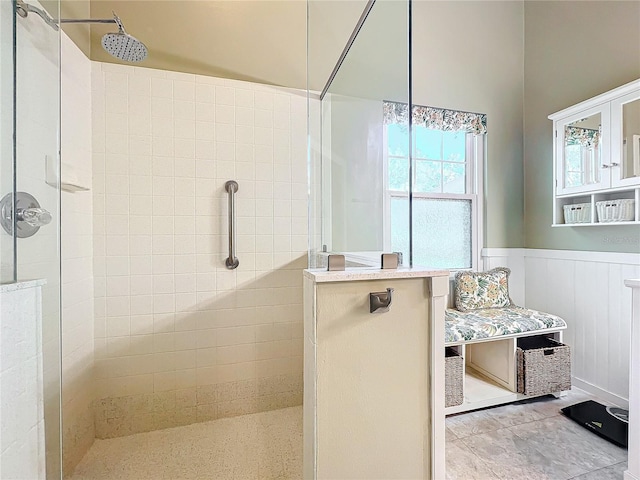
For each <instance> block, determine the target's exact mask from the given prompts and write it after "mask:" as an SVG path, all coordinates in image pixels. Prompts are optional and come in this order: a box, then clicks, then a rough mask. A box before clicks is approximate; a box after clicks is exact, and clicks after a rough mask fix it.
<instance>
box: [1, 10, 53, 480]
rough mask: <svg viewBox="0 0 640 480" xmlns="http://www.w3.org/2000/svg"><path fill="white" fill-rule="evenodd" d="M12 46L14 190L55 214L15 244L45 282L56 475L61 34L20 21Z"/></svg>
mask: <svg viewBox="0 0 640 480" xmlns="http://www.w3.org/2000/svg"><path fill="white" fill-rule="evenodd" d="M3 3H6V2H3ZM9 3H11V2H9ZM11 15H12V16H13V13H12V14H11ZM16 47H17V49H16V50H17V51H16V58H17V59H18V61H17V63H16V65H17V68H16V78H17V79H16V83H17V88H16V97H17V98H16V123H17V125H16V155H17V157H16V172H15V175H16V180H17V189H18V191H24V192H28V193H30V194H32V195H33V196H34V197H36V199H37V200H38V201H39V203H40V205H41V206H42V207H43V208H45V209H47V210H48V211H49V212H51V214H52V216H53V221H52V222H51V223H50V224H49V225H46V226H44V227H42V228H41V229H40V231H39V232H38V233H37V234H36V235H34V236H32V237H30V238H23V239H19V240H18V242H17V272H18V280H19V281H21V280H30V279H37V278H42V279H46V280H47V283H46V284H45V285H43V287H42V320H41V322H42V336H41V342H42V352H43V376H42V381H43V384H44V385H43V388H44V418H45V426H46V428H45V434H46V449H47V451H46V455H47V475H48V476H51V477H54V476H56V475H59V472H60V468H61V466H60V454H59V451H60V448H61V445H60V348H61V346H60V250H59V241H58V232H59V228H58V226H59V221H60V205H59V196H58V191H57V189H56V188H55V187H52V186H50V185H47V184H46V183H45V161H46V158H47V157H49V158H50V159H52V160H53V161H54V162H56V159H57V155H58V149H59V136H58V129H59V118H60V103H59V100H60V94H59V83H58V81H57V79H58V75H59V70H58V67H59V58H60V51H59V33H58V32H56V31H54V30H53V29H52V28H51V27H49V26H48V25H46V24H45V23H44V22H42V20H41V19H40V18H38V16H29V17H28V18H24V19H22V18H18V19H17V21H16ZM3 108H4V107H3ZM5 161H6V159H4V158H3V159H2V162H5ZM3 234H4V233H3ZM3 320H4V319H3Z"/></svg>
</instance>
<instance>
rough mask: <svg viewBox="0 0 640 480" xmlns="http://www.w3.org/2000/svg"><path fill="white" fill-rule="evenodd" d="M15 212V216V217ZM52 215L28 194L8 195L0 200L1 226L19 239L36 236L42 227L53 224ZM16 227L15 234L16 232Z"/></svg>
mask: <svg viewBox="0 0 640 480" xmlns="http://www.w3.org/2000/svg"><path fill="white" fill-rule="evenodd" d="M14 212H15V215H14ZM52 218H53V217H52V216H51V214H50V213H49V212H48V211H47V210H45V209H44V208H41V207H40V204H39V203H38V201H37V200H36V199H35V198H34V197H33V196H32V195H30V194H28V193H26V192H16V193H15V195H14V194H12V193H8V194H6V195H5V196H4V197H3V198H2V200H0V224H1V225H2V228H4V230H5V232H7V233H8V234H9V235H14V234H15V236H16V237H18V238H27V237H30V236H32V235H34V234H35V233H36V232H37V231H38V230H40V227H42V226H44V225H47V224H49V223H51V220H52ZM14 226H15V232H14Z"/></svg>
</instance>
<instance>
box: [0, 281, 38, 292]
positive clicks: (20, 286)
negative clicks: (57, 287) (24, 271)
mask: <svg viewBox="0 0 640 480" xmlns="http://www.w3.org/2000/svg"><path fill="white" fill-rule="evenodd" d="M46 283H47V281H46V280H44V279H38V280H25V281H19V282H13V283H3V284H0V292H1V293H6V292H15V291H16V290H24V289H25V288H33V287H40V286H42V285H45V284H46Z"/></svg>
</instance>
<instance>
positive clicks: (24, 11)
mask: <svg viewBox="0 0 640 480" xmlns="http://www.w3.org/2000/svg"><path fill="white" fill-rule="evenodd" d="M16 12H17V13H18V15H20V16H21V17H23V18H26V16H27V15H28V14H29V13H35V14H36V15H38V16H39V17H40V18H42V20H44V21H45V23H46V24H47V25H49V26H50V27H51V28H53V29H54V30H56V31H57V30H58V28H59V24H61V23H115V24H117V25H118V27H120V28H122V23H121V22H120V21H119V19H118V18H117V17H116V16H115V14H114V18H78V19H76V18H61V19H59V20H56V19H54V18H52V17H51V16H49V14H48V13H47V12H45V11H44V10H42V9H41V8H38V7H34V6H33V5H30V4H28V3H25V2H24V1H23V0H16Z"/></svg>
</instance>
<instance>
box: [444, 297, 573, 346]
mask: <svg viewBox="0 0 640 480" xmlns="http://www.w3.org/2000/svg"><path fill="white" fill-rule="evenodd" d="M566 326H567V324H566V323H565V321H564V320H563V319H561V318H560V317H557V316H555V315H551V314H549V313H543V312H538V311H536V310H529V309H528V308H522V307H517V306H515V305H514V306H511V307H504V308H485V309H482V310H473V311H468V312H460V311H459V310H455V309H453V308H449V309H447V312H446V314H445V339H444V341H445V343H460V342H470V341H472V340H481V339H483V338H492V337H499V336H501V335H512V334H518V333H526V332H535V331H536V330H546V329H549V328H557V329H562V328H566Z"/></svg>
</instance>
